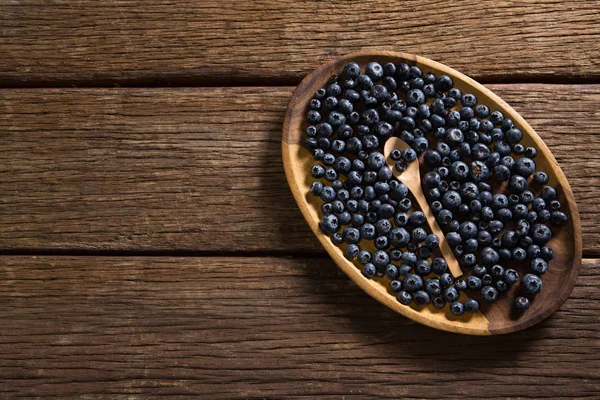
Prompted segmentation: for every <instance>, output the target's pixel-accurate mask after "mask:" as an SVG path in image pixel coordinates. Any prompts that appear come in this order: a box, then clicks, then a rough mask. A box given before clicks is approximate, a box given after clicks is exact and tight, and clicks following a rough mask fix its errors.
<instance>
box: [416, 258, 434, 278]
mask: <svg viewBox="0 0 600 400" xmlns="http://www.w3.org/2000/svg"><path fill="white" fill-rule="evenodd" d="M415 272H416V273H417V274H419V275H421V276H425V275H429V274H430V273H431V264H430V263H429V261H427V260H419V261H417V264H416V265H415Z"/></svg>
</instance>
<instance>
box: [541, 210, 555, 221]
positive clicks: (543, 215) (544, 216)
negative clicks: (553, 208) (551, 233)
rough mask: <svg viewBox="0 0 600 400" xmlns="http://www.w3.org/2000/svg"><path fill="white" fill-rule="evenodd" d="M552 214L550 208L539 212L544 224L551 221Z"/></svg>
mask: <svg viewBox="0 0 600 400" xmlns="http://www.w3.org/2000/svg"><path fill="white" fill-rule="evenodd" d="M551 216H552V214H551V213H550V211H549V210H540V211H539V212H538V219H539V222H542V223H544V224H545V223H548V222H550V217H551Z"/></svg>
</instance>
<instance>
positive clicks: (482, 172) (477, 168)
mask: <svg viewBox="0 0 600 400" xmlns="http://www.w3.org/2000/svg"><path fill="white" fill-rule="evenodd" d="M469 176H470V177H471V179H472V180H473V182H481V181H485V180H487V179H488V178H489V176H490V170H489V168H488V167H487V165H485V164H484V163H483V162H481V161H473V162H472V163H471V167H470V172H469Z"/></svg>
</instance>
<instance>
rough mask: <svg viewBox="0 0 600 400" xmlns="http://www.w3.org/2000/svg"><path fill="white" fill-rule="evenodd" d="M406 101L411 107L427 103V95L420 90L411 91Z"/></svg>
mask: <svg viewBox="0 0 600 400" xmlns="http://www.w3.org/2000/svg"><path fill="white" fill-rule="evenodd" d="M406 101H407V102H408V104H410V105H419V104H423V103H424V102H425V93H423V91H422V90H420V89H411V90H409V91H408V93H407V95H406Z"/></svg>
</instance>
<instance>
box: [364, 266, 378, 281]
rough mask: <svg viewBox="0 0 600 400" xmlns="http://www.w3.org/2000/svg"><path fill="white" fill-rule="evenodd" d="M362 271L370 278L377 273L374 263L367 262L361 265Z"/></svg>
mask: <svg viewBox="0 0 600 400" xmlns="http://www.w3.org/2000/svg"><path fill="white" fill-rule="evenodd" d="M362 273H363V275H364V276H365V277H367V278H369V279H370V278H372V277H374V276H375V275H376V274H377V267H375V265H373V264H371V263H368V264H365V265H364V266H363V270H362Z"/></svg>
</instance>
